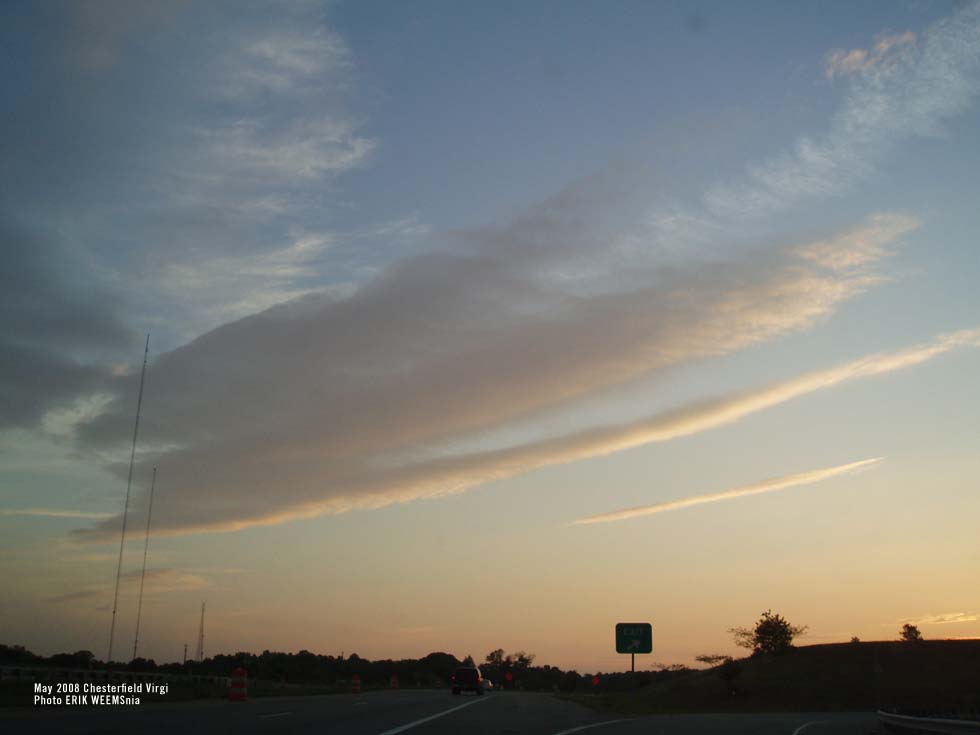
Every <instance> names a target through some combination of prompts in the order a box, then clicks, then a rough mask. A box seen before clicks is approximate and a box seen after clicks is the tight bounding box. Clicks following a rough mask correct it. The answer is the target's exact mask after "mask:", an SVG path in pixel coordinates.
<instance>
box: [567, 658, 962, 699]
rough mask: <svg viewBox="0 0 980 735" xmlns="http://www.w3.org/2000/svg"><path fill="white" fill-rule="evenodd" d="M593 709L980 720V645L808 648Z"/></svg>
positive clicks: (675, 682) (715, 670) (718, 669)
mask: <svg viewBox="0 0 980 735" xmlns="http://www.w3.org/2000/svg"><path fill="white" fill-rule="evenodd" d="M588 700H589V698H583V699H582V701H583V703H588ZM594 701H595V700H594ZM595 703H596V704H598V705H599V706H601V707H602V708H608V709H615V710H621V711H631V712H652V711H675V712H676V711H699V712H722V711H725V712H733V711H743V710H744V711H766V710H770V711H804V710H810V711H833V710H871V709H875V708H878V707H899V708H915V709H928V710H946V711H958V712H961V713H964V714H968V713H976V712H977V711H978V710H980V640H969V641H921V642H918V643H902V642H897V641H882V642H869V643H833V644H826V645H818V646H802V647H799V648H795V649H792V650H791V651H789V652H788V653H785V654H783V655H778V656H756V657H750V658H745V659H740V660H738V661H735V662H733V663H731V664H726V665H723V666H718V667H715V668H713V669H709V670H706V671H698V672H693V673H691V674H690V675H688V676H681V677H677V678H675V679H672V680H668V681H664V682H661V683H657V684H653V685H651V686H649V687H644V688H642V689H638V690H636V691H633V692H630V693H625V694H621V695H609V696H606V697H600V698H598V701H595Z"/></svg>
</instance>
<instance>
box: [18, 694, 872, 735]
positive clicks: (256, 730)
mask: <svg viewBox="0 0 980 735" xmlns="http://www.w3.org/2000/svg"><path fill="white" fill-rule="evenodd" d="M615 719H616V718H615V716H611V715H601V714H597V713H595V712H593V711H591V710H589V709H587V708H585V707H582V706H580V705H577V704H572V703H570V702H565V701H562V700H559V699H556V698H555V697H552V696H550V695H548V694H529V693H518V692H496V693H494V694H490V695H487V696H483V697H476V696H474V695H469V696H465V695H464V696H459V697H454V696H452V695H451V694H450V693H449V692H442V691H395V692H369V693H365V694H360V695H354V694H345V695H333V696H325V697H276V698H270V699H259V700H253V701H250V702H247V703H244V704H242V703H231V702H220V701H206V702H189V703H175V704H154V705H146V706H143V707H140V708H132V709H122V708H120V709H108V708H106V709H96V710H93V709H79V710H54V709H52V710H43V709H17V710H3V711H0V731H2V732H4V733H9V734H10V735H19V734H20V733H31V735H35V734H36V735H48V734H52V735H53V734H54V733H58V735H62V734H64V735H115V734H116V733H120V734H122V733H127V734H128V733H147V734H148V735H155V734H161V735H162V734H163V733H167V734H168V735H171V734H173V735H193V734H195V733H207V734H208V735H223V734H225V733H227V734H228V735H253V734H257V735H292V734H293V733H297V734H299V733H316V735H398V734H399V733H408V734H409V735H461V734H466V735H468V734H469V733H472V734H473V735H574V734H575V733H583V734H584V735H640V734H641V733H642V734H643V735H868V733H871V732H875V731H876V720H875V717H874V715H873V714H870V713H868V714H858V713H847V714H841V713H833V714H828V713H813V714H805V713H803V714H800V713H793V714H751V715H656V716H652V717H641V718H635V719H630V720H626V721H618V722H616V721H613V722H610V720H615Z"/></svg>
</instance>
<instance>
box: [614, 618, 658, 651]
mask: <svg viewBox="0 0 980 735" xmlns="http://www.w3.org/2000/svg"><path fill="white" fill-rule="evenodd" d="M652 652H653V626H652V625H650V623H616V653H652Z"/></svg>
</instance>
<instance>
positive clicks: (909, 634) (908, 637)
mask: <svg viewBox="0 0 980 735" xmlns="http://www.w3.org/2000/svg"><path fill="white" fill-rule="evenodd" d="M899 638H901V639H902V640H903V641H905V642H906V643H915V642H916V641H921V640H922V633H920V632H919V629H918V627H916V626H915V625H912V623H906V624H905V625H903V626H902V632H901V633H899Z"/></svg>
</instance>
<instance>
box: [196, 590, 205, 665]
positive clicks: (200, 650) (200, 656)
mask: <svg viewBox="0 0 980 735" xmlns="http://www.w3.org/2000/svg"><path fill="white" fill-rule="evenodd" d="M204 605H205V603H204V602H202V603H201V627H200V628H199V629H198V631H197V660H198V661H203V660H204Z"/></svg>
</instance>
